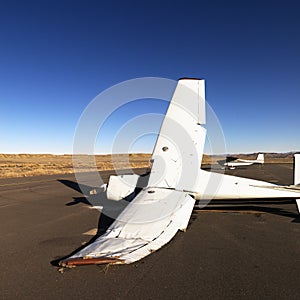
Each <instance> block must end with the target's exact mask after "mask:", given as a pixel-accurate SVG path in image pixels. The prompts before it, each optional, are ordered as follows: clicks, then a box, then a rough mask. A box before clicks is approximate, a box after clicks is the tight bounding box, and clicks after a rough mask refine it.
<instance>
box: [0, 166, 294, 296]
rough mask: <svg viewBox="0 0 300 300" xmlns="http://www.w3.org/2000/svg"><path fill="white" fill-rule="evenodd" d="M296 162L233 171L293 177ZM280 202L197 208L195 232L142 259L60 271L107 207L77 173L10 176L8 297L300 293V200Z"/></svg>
mask: <svg viewBox="0 0 300 300" xmlns="http://www.w3.org/2000/svg"><path fill="white" fill-rule="evenodd" d="M292 169H293V167H292V165H289V164H282V165H280V164H270V165H267V164H266V165H265V166H263V167H260V166H250V167H247V168H236V169H235V170H228V173H230V174H233V175H239V176H243V177H249V178H255V179H261V180H266V181H269V182H273V183H278V184H292V180H293V179H292V178H293V170H292ZM109 173H110V172H104V173H102V176H103V178H104V179H105V180H106V179H107V178H108V175H109ZM271 202H272V203H271ZM271 202H269V201H266V200H265V201H262V200H257V201H255V200H253V201H246V202H239V203H238V204H237V205H236V206H233V205H232V201H231V202H230V201H227V202H223V203H221V204H220V203H211V204H210V205H208V206H207V207H205V208H204V210H202V211H201V210H200V209H198V208H197V207H195V210H194V212H193V215H192V218H191V221H190V224H189V227H188V230H187V232H185V233H182V232H178V233H177V235H176V236H175V238H174V239H173V240H172V241H171V242H170V243H169V244H167V245H166V246H164V247H163V248H162V249H160V250H159V251H157V252H155V253H153V254H151V255H149V256H148V257H146V258H144V259H142V260H141V261H139V262H136V263H134V264H131V265H115V266H82V267H76V268H74V269H65V270H64V271H63V273H61V272H59V271H58V269H59V268H58V267H57V261H58V260H59V259H60V258H62V257H65V256H67V255H69V254H70V253H72V252H73V251H74V250H76V249H78V248H79V247H80V246H82V245H83V244H84V243H87V242H89V241H90V240H91V239H92V238H93V235H94V234H95V232H96V231H97V229H98V223H99V218H100V213H99V211H98V210H96V209H93V208H91V206H90V205H89V204H88V201H87V199H86V197H84V196H83V195H82V193H81V192H80V191H78V186H77V184H76V181H75V178H74V175H54V176H40V177H30V178H29V177H28V178H12V179H1V180H0V224H1V226H0V241H1V242H0V246H1V247H0V254H1V255H0V266H1V271H0V299H104V298H109V299H174V298H181V299H241V298H242V299H299V297H300V292H299V287H300V277H299V274H300V219H299V217H298V214H297V209H296V205H295V203H294V202H293V201H290V200H284V199H283V200H277V201H271ZM100 223H101V222H100Z"/></svg>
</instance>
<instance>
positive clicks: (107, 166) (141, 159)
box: [0, 154, 151, 178]
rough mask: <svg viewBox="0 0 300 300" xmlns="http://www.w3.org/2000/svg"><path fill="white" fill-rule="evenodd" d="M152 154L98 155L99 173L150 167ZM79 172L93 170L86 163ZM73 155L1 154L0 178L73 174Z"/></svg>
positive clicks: (83, 161) (80, 166) (83, 162)
mask: <svg viewBox="0 0 300 300" xmlns="http://www.w3.org/2000/svg"><path fill="white" fill-rule="evenodd" d="M150 156H151V155H150V154H129V155H125V154H120V155H114V156H113V159H112V156H111V155H96V156H95V159H96V165H97V169H98V171H103V170H113V169H114V168H116V169H129V168H142V167H148V166H149V159H150ZM84 158H85V157H82V164H80V165H79V170H80V171H82V172H88V171H92V170H93V169H92V168H91V167H90V166H89V165H88V164H87V163H85V159H84ZM73 172H74V170H73V162H72V155H51V154H0V178H4V177H6V178H7V177H27V176H36V175H51V174H65V173H73Z"/></svg>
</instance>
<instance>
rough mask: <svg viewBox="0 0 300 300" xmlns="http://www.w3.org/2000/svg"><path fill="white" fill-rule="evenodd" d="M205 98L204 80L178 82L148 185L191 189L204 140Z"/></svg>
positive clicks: (163, 125)
mask: <svg viewBox="0 0 300 300" xmlns="http://www.w3.org/2000/svg"><path fill="white" fill-rule="evenodd" d="M204 97H205V96H204V80H200V79H188V78H183V79H180V80H179V81H178V84H177V86H176V89H175V91H174V94H173V97H172V99H171V102H170V104H169V108H168V111H167V113H166V116H165V118H164V120H163V123H162V126H161V129H160V132H159V135H158V138H157V141H156V145H155V147H154V151H153V154H152V169H151V175H150V178H149V183H148V186H151V187H164V188H173V189H179V190H180V189H181V190H184V189H185V190H191V189H192V187H193V186H194V183H195V180H196V178H197V175H198V171H199V169H200V165H201V161H202V155H203V150H204V143H205V137H206V130H205V128H203V127H202V126H201V125H202V124H205V98H204Z"/></svg>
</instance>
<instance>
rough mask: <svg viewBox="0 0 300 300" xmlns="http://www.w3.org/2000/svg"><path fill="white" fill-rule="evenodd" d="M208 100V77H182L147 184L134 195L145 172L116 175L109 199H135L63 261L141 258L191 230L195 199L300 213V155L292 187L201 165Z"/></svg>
mask: <svg viewBox="0 0 300 300" xmlns="http://www.w3.org/2000/svg"><path fill="white" fill-rule="evenodd" d="M204 99H205V97H204V80H197V79H181V80H179V82H178V84H177V87H176V90H175V92H174V95H173V97H172V100H171V102H170V104H169V108H168V111H167V113H166V116H165V118H164V121H163V123H162V127H161V130H160V132H159V135H158V138H157V141H156V145H155V147H154V151H153V154H152V169H151V172H150V174H149V180H148V183H147V184H146V185H145V187H144V188H143V189H141V191H139V192H138V193H137V194H136V195H135V194H134V193H135V191H136V187H137V183H138V180H139V179H140V178H141V177H140V176H138V175H121V176H111V177H110V179H109V182H108V185H107V189H106V195H107V198H109V199H112V200H119V201H121V202H122V201H124V200H123V199H124V198H128V197H129V196H130V195H131V196H133V199H132V200H131V201H128V202H127V201H124V202H127V203H128V205H127V206H126V207H125V208H124V210H123V211H122V212H121V213H120V215H119V216H118V218H117V219H116V220H115V221H114V222H113V223H112V224H111V226H110V227H109V228H108V229H107V231H106V232H105V233H104V234H103V235H101V236H100V237H98V238H97V239H96V240H95V241H94V242H93V243H91V244H89V245H88V246H86V247H85V248H83V249H82V250H80V251H78V252H77V253H75V254H74V255H72V256H71V257H69V258H67V259H64V260H62V261H60V265H61V266H63V267H72V266H76V265H86V264H107V263H109V264H129V263H132V262H135V261H137V260H140V259H141V258H143V257H145V256H147V255H149V254H151V253H153V252H155V251H156V250H158V249H159V248H161V247H162V246H163V245H165V244H166V243H168V242H169V241H170V240H171V239H172V238H173V237H174V235H175V234H176V232H177V231H178V230H183V231H185V230H186V229H187V226H188V223H189V219H190V216H191V213H192V211H193V208H194V204H195V201H196V200H205V199H239V200H241V199H254V198H269V199H274V198H284V199H286V198H290V199H295V200H296V204H297V207H298V210H299V212H300V200H299V199H300V186H299V184H300V154H296V155H295V166H294V185H292V186H279V185H275V184H272V183H268V182H264V181H259V180H254V179H247V178H241V177H237V176H230V175H224V174H218V173H213V172H209V171H205V170H202V169H200V167H199V166H201V161H202V156H203V149H204V142H205V139H206V129H205V128H204V127H203V124H205V100H204ZM118 203H119V202H118ZM200 203H201V201H200Z"/></svg>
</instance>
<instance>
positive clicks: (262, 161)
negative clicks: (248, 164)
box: [256, 153, 265, 164]
mask: <svg viewBox="0 0 300 300" xmlns="http://www.w3.org/2000/svg"><path fill="white" fill-rule="evenodd" d="M256 160H257V161H258V162H259V163H262V164H263V163H264V162H265V156H264V154H263V153H259V154H258V155H257V158H256Z"/></svg>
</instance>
